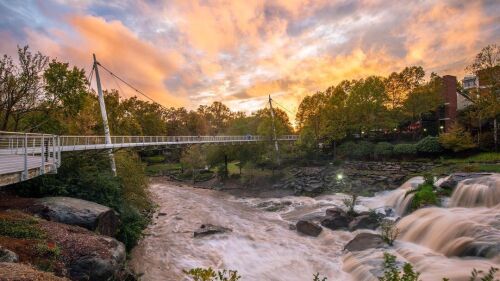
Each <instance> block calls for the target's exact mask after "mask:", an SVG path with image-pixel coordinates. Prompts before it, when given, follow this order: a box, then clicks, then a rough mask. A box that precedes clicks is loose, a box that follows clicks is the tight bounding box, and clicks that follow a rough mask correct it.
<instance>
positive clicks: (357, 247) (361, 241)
mask: <svg viewBox="0 0 500 281" xmlns="http://www.w3.org/2000/svg"><path fill="white" fill-rule="evenodd" d="M385 246H386V243H385V242H384V240H383V239H382V236H380V235H379V234H374V233H360V234H358V235H356V237H354V238H353V239H352V240H351V241H349V242H348V243H347V244H346V245H345V247H344V249H345V250H348V251H351V252H354V251H364V250H366V249H372V248H384V247H385Z"/></svg>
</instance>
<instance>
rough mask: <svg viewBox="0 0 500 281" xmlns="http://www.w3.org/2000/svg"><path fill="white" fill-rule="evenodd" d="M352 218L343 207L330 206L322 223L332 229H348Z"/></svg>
mask: <svg viewBox="0 0 500 281" xmlns="http://www.w3.org/2000/svg"><path fill="white" fill-rule="evenodd" d="M351 220H352V218H351V217H350V216H349V215H348V214H347V213H346V212H345V211H344V210H342V209H341V208H338V207H336V208H330V209H327V210H326V217H325V218H324V219H323V220H322V221H321V225H322V226H324V227H326V228H329V229H331V230H340V229H347V228H348V227H349V222H351Z"/></svg>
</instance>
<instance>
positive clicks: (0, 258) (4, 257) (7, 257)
mask: <svg viewBox="0 0 500 281" xmlns="http://www.w3.org/2000/svg"><path fill="white" fill-rule="evenodd" d="M18 261H19V256H18V255H17V254H16V253H14V252H12V251H10V250H8V249H5V248H4V247H2V246H0V262H18Z"/></svg>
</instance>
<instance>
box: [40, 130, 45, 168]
mask: <svg viewBox="0 0 500 281" xmlns="http://www.w3.org/2000/svg"><path fill="white" fill-rule="evenodd" d="M40 152H41V153H40V156H41V157H40V158H42V166H41V167H40V174H41V175H43V174H45V137H44V135H43V134H42V140H41V142H40Z"/></svg>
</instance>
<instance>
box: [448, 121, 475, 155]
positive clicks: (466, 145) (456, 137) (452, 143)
mask: <svg viewBox="0 0 500 281" xmlns="http://www.w3.org/2000/svg"><path fill="white" fill-rule="evenodd" d="M439 143H440V144H441V145H442V146H443V147H444V148H446V149H449V150H453V152H460V151H464V150H468V149H471V148H474V147H476V144H475V143H474V141H473V140H472V136H471V134H470V133H469V132H467V131H465V130H464V128H463V127H461V126H460V125H459V124H458V123H455V124H454V125H453V127H452V128H451V129H450V131H449V132H446V133H443V134H441V135H440V136H439Z"/></svg>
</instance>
